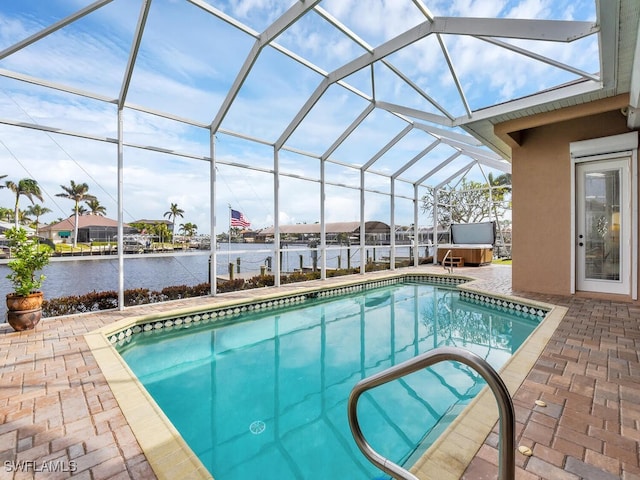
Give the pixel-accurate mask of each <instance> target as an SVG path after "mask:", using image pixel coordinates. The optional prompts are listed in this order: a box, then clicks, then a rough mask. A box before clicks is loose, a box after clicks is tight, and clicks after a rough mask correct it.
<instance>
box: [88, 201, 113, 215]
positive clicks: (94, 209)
mask: <svg viewBox="0 0 640 480" xmlns="http://www.w3.org/2000/svg"><path fill="white" fill-rule="evenodd" d="M84 203H85V204H86V205H87V207H89V213H90V214H92V215H101V216H103V217H104V216H105V215H106V213H107V208H106V207H105V206H103V205H100V200H98V199H97V198H96V199H93V200H86V201H85V202H84Z"/></svg>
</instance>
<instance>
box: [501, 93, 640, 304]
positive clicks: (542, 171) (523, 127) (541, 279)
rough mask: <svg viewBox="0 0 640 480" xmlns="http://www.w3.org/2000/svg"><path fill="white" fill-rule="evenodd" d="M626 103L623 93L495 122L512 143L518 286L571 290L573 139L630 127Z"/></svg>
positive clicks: (546, 290)
mask: <svg viewBox="0 0 640 480" xmlns="http://www.w3.org/2000/svg"><path fill="white" fill-rule="evenodd" d="M625 105H628V96H627V95H621V96H619V97H614V98H611V99H606V100H598V101H596V102H592V103H591V104H588V105H583V106H574V107H568V108H565V109H562V110H559V111H557V112H554V113H553V114H544V115H540V116H539V117H528V118H527V119H522V120H520V119H519V120H515V121H511V122H505V123H502V124H499V125H496V127H495V131H496V133H498V134H499V135H500V136H501V137H502V138H504V139H505V140H508V142H509V143H510V145H511V147H512V185H513V212H512V215H513V237H512V241H513V247H512V258H513V267H512V269H513V280H512V281H513V288H514V290H521V291H529V292H539V293H556V294H569V293H570V292H571V275H572V274H573V272H572V271H571V242H573V241H574V239H573V238H571V204H572V202H573V198H572V196H571V188H570V186H571V157H570V150H569V144H570V143H571V142H575V141H580V140H589V139H594V138H601V137H607V136H611V135H617V134H621V133H627V132H629V129H628V128H627V122H626V117H625V116H624V114H623V112H622V111H621V108H623V107H624V106H625ZM632 268H635V269H637V268H638V267H637V265H634V266H633V267H632Z"/></svg>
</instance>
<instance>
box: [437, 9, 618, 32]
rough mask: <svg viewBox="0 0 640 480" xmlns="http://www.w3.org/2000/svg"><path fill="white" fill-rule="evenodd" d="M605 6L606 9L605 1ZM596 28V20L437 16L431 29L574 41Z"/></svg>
mask: <svg viewBox="0 0 640 480" xmlns="http://www.w3.org/2000/svg"><path fill="white" fill-rule="evenodd" d="M615 1H617V0H615ZM607 2H608V0H607ZM605 10H609V5H608V3H607V8H606V9H605ZM599 30H600V27H599V26H598V24H596V23H593V22H576V21H566V20H529V19H518V18H468V17H436V18H434V21H433V28H432V33H442V34H448V35H471V36H474V37H476V36H477V37H501V38H517V39H521V40H541V41H545V42H573V41H575V40H578V39H580V38H583V37H587V36H589V35H592V34H594V33H597V32H598V31H599Z"/></svg>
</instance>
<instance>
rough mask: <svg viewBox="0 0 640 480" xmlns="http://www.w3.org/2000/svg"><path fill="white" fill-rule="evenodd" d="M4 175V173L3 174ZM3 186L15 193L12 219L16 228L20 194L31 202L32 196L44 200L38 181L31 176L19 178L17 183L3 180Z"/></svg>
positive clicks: (18, 216)
mask: <svg viewBox="0 0 640 480" xmlns="http://www.w3.org/2000/svg"><path fill="white" fill-rule="evenodd" d="M5 176H6V175H5ZM4 186H5V187H6V188H8V189H9V190H11V191H12V192H13V193H15V195H16V203H15V205H14V220H15V227H16V229H17V228H18V219H19V218H20V213H19V212H18V205H19V203H20V196H21V195H24V196H25V197H27V198H28V199H29V200H31V203H33V197H36V198H37V199H38V200H40V201H41V202H42V201H44V200H43V199H42V192H41V191H40V186H39V185H38V182H37V181H35V180H34V179H33V178H23V179H22V180H19V181H18V183H15V182H13V181H11V180H6V181H5V182H4Z"/></svg>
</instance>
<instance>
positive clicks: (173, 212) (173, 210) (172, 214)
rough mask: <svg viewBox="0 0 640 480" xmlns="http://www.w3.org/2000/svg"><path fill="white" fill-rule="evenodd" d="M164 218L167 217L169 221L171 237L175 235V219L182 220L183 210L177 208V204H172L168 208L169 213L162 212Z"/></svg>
mask: <svg viewBox="0 0 640 480" xmlns="http://www.w3.org/2000/svg"><path fill="white" fill-rule="evenodd" d="M163 216H164V217H169V220H170V221H171V235H172V236H173V235H174V234H175V233H176V218H178V217H180V218H184V210H182V209H181V208H178V204H177V203H172V204H171V206H170V207H169V211H167V212H164V215H163Z"/></svg>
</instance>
